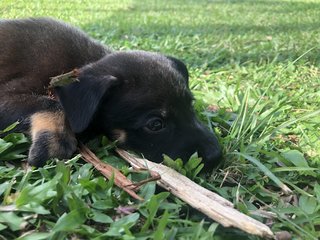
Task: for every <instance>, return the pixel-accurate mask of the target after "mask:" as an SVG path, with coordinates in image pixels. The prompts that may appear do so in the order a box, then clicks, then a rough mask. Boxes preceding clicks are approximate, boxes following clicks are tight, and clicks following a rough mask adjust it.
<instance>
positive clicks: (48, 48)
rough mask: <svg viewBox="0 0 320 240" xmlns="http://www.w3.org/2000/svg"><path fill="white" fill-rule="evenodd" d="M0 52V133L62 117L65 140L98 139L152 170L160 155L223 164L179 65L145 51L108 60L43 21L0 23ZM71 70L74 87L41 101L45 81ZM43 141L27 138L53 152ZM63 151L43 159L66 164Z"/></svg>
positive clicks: (107, 54) (79, 36)
mask: <svg viewBox="0 0 320 240" xmlns="http://www.w3.org/2000/svg"><path fill="white" fill-rule="evenodd" d="M0 46H1V49H0V93H1V94H0V113H1V115H0V128H4V127H6V126H7V125H9V124H10V123H11V122H13V121H16V120H20V121H22V124H21V126H20V128H21V129H20V130H21V131H25V132H28V131H29V129H30V128H32V127H33V126H30V124H31V125H32V122H31V123H30V118H31V117H32V116H33V114H35V113H37V112H41V111H47V112H57V111H60V110H63V111H64V114H65V117H66V121H67V123H68V124H69V125H70V128H71V131H70V129H69V128H68V127H65V128H64V129H65V131H66V132H69V133H70V136H71V135H72V134H73V133H76V134H80V135H88V134H89V132H90V134H91V135H93V136H95V135H98V134H101V133H103V134H106V135H107V136H108V137H109V138H110V139H112V140H119V143H118V144H119V146H120V147H123V148H126V149H131V150H135V151H137V152H141V153H142V154H143V155H144V156H145V157H147V158H149V159H150V160H153V161H157V162H160V161H162V155H163V154H167V155H169V156H170V157H172V158H177V157H181V158H183V159H184V160H185V159H188V158H189V157H190V156H191V155H192V154H193V153H194V152H196V151H197V152H198V153H199V155H200V156H201V157H202V158H203V160H204V162H205V164H207V167H211V166H213V165H216V164H217V163H218V162H219V160H220V159H221V149H220V147H219V144H218V142H217V139H216V137H215V136H214V135H213V133H211V132H209V130H208V129H207V128H206V127H204V126H203V125H202V124H201V123H200V122H199V120H197V118H196V116H195V113H194V110H193V107H192V101H193V98H192V94H191V92H190V90H189V87H188V78H189V75H188V70H187V68H186V66H185V65H184V63H183V62H182V61H180V60H178V59H176V58H173V57H167V56H163V55H161V54H158V53H150V52H145V51H123V52H122V51H120V52H117V51H115V52H112V51H111V50H109V49H107V48H106V47H104V46H102V45H101V44H99V43H97V42H95V41H94V40H92V39H91V38H89V37H88V36H86V35H85V34H84V33H83V32H81V31H79V30H77V29H75V28H73V27H71V26H69V25H66V24H65V23H62V22H59V21H56V20H52V19H48V18H39V19H27V20H26V19H24V20H7V21H0ZM74 68H78V69H79V80H80V81H79V82H75V83H72V84H70V85H68V86H65V87H58V88H56V89H55V90H56V95H57V96H58V99H59V102H58V101H55V100H52V99H50V98H49V97H47V92H46V88H47V86H48V82H49V79H50V77H53V76H56V75H59V74H62V73H65V72H68V71H70V70H72V69H74ZM6 112H8V113H10V114H4V113H6ZM68 124H67V125H68ZM67 125H66V126H67ZM32 129H37V128H36V127H34V128H32ZM119 132H121V134H122V137H121V138H120V137H119ZM50 134H52V133H50ZM47 135H48V134H47V133H46V132H44V133H43V132H42V133H41V134H40V135H39V136H40V137H39V136H38V137H36V136H37V134H34V133H33V136H34V137H33V145H36V144H38V142H42V145H43V143H44V142H45V143H48V144H59V141H54V143H52V141H50V140H48V137H49V136H47ZM71 139H72V138H71ZM67 141H68V140H67ZM39 144H40V143H39ZM60 144H61V145H63V146H68V144H66V143H65V142H64V143H63V142H61V143H60ZM63 146H62V148H61V149H64V151H63V152H62V153H61V152H59V150H57V148H56V147H54V148H50V149H56V150H54V151H53V152H52V151H51V152H50V151H48V150H46V149H47V148H44V152H43V154H42V155H45V157H46V158H50V157H70V155H71V153H70V152H68V151H65V147H63ZM58 149H59V148H58ZM38 155H39V154H38ZM33 156H34V154H33V152H32V151H30V156H29V163H30V164H32V165H36V166H40V165H42V164H44V162H43V160H41V161H40V160H39V161H38V160H37V158H38V157H37V156H36V157H33ZM41 159H43V158H41Z"/></svg>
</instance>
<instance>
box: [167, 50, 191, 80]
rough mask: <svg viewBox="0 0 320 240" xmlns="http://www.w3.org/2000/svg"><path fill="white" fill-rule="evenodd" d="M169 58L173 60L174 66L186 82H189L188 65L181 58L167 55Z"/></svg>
mask: <svg viewBox="0 0 320 240" xmlns="http://www.w3.org/2000/svg"><path fill="white" fill-rule="evenodd" d="M167 58H168V59H169V60H170V61H171V62H172V66H173V68H175V69H176V70H177V71H178V72H179V73H180V74H181V75H182V76H183V78H184V79H185V80H186V83H187V84H188V83H189V73H188V69H187V67H186V65H185V64H184V63H183V62H182V61H181V60H179V59H177V58H174V57H171V56H167Z"/></svg>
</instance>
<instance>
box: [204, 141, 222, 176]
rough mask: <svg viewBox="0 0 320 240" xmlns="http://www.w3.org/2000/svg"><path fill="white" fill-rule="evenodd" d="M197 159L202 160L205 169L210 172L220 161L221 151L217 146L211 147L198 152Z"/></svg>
mask: <svg viewBox="0 0 320 240" xmlns="http://www.w3.org/2000/svg"><path fill="white" fill-rule="evenodd" d="M198 155H199V157H201V158H202V162H203V163H204V166H205V169H207V170H212V168H214V167H216V166H217V165H218V164H219V163H220V162H221V161H222V151H221V148H220V147H219V145H211V146H208V147H206V148H204V149H201V148H200V150H199V151H198Z"/></svg>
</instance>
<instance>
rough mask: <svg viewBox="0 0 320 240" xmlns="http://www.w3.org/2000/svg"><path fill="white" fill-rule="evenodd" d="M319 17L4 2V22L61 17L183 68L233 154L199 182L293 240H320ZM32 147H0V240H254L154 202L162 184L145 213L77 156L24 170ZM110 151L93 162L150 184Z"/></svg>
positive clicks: (288, 10)
mask: <svg viewBox="0 0 320 240" xmlns="http://www.w3.org/2000/svg"><path fill="white" fill-rule="evenodd" d="M319 13H320V3H319V2H318V1H309V0H300V1H294V0H292V1H272V0H260V1H253V0H252V1H249V0H229V1H227V0H226V1H220V0H216V1H214V0H212V1H209V0H185V1H182V0H179V1H158V0H153V1H151V0H148V1H138V0H132V1H128V0H126V1H125V0H124V1H111V0H110V1H106V0H104V1H103V0H97V1H80V0H79V1H76V0H75V1H60V0H59V1H44V0H42V1H8V0H3V1H1V2H0V14H1V15H0V16H1V17H2V18H19V17H29V16H52V17H56V18H60V19H62V20H65V21H67V22H70V23H72V24H74V25H76V26H79V27H80V28H82V29H84V30H85V31H86V32H88V33H89V34H90V35H91V36H93V37H94V38H96V39H98V40H100V41H101V42H103V43H105V44H107V45H109V46H111V47H113V48H114V49H122V50H125V49H144V50H150V51H160V52H162V53H165V54H170V55H173V56H176V57H178V58H181V59H183V60H184V61H185V62H186V63H187V65H188V67H189V69H190V74H191V80H190V86H191V88H192V90H193V93H194V94H195V97H196V99H197V101H196V103H195V107H196V110H197V112H198V113H199V116H200V117H201V118H202V120H203V121H204V122H206V123H207V124H208V126H209V127H214V126H216V131H217V133H218V135H219V137H220V141H221V143H222V145H223V146H224V152H225V162H224V164H223V165H222V166H221V169H220V170H218V171H215V172H213V173H212V175H210V176H198V177H196V178H195V181H197V182H199V183H201V184H202V185H203V186H205V187H207V188H208V189H211V190H213V191H216V192H218V193H219V194H221V195H222V196H223V197H225V198H227V199H229V200H230V201H232V202H233V203H234V204H235V206H236V207H237V209H239V210H240V211H242V212H244V213H246V214H248V215H250V216H253V217H255V218H257V219H258V220H260V221H263V222H265V223H267V224H268V225H269V226H270V227H271V228H272V230H273V231H274V232H279V231H288V232H290V234H291V235H292V237H293V239H319V238H320V185H319V184H320V183H319V182H320V170H319V169H320V68H319V67H318V66H319V64H320V54H319V50H320V47H319V46H320V45H319V43H320V31H319V27H320V18H319ZM210 109H218V110H216V111H210ZM103 145H104V146H105V143H104V144H103ZM27 147H28V139H26V138H25V137H24V136H23V135H19V134H15V135H9V136H7V137H6V138H4V139H3V140H0V160H1V163H0V195H1V197H0V199H1V202H2V204H1V206H0V238H3V239H14V238H16V237H19V236H20V238H19V239H49V238H51V239H71V238H73V239H110V238H111V239H136V238H137V239H235V236H237V237H236V239H241V238H242V239H257V238H256V237H254V236H248V235H246V234H244V233H242V232H239V231H238V230H235V229H225V228H223V227H221V226H219V225H218V224H216V223H214V222H212V221H210V220H209V219H206V218H203V216H201V215H200V214H198V213H196V212H194V211H192V210H191V209H190V208H188V207H187V206H186V204H185V203H183V202H181V201H180V200H178V199H176V198H175V197H173V196H171V195H169V194H168V193H166V192H162V193H158V194H155V186H154V184H153V183H150V184H148V185H146V186H145V187H144V188H143V189H142V192H141V195H142V196H144V197H145V198H146V199H147V201H146V202H144V203H136V202H133V200H132V199H130V198H129V197H128V196H127V195H126V194H125V193H123V192H122V191H120V190H119V189H118V188H116V187H114V186H113V184H112V182H106V181H105V180H104V179H103V178H102V177H101V176H100V174H99V173H98V172H97V171H95V170H94V169H93V168H92V166H91V165H89V164H84V162H83V161H82V160H81V159H80V158H79V157H77V156H76V157H75V158H74V159H71V160H69V161H67V162H66V163H65V164H63V163H61V162H59V163H56V162H52V163H51V164H49V165H48V166H46V167H45V168H43V169H37V170H33V171H25V170H24V168H23V166H21V164H20V161H21V160H20V159H21V158H23V154H25V153H26V149H27ZM108 149H109V148H108V146H107V147H100V148H96V153H97V154H98V155H99V156H100V157H101V158H102V159H103V160H105V161H107V162H111V163H113V164H115V165H116V166H117V167H119V168H120V169H122V170H123V171H124V172H125V173H126V174H128V175H129V176H130V177H131V178H134V179H139V178H141V177H144V176H141V174H135V173H131V172H130V171H129V170H128V168H127V166H126V165H125V164H124V163H123V162H122V161H121V160H119V159H118V158H116V157H115V156H112V155H110V154H109V151H108ZM15 159H16V160H15ZM180 168H181V166H180ZM284 184H285V185H286V186H287V187H289V188H290V189H291V190H292V193H289V194H287V195H286V194H284V189H283V185H284Z"/></svg>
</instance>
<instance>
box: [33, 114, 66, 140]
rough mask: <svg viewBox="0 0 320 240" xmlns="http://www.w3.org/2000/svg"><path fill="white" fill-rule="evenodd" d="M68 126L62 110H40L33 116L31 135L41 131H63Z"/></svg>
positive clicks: (34, 135)
mask: <svg viewBox="0 0 320 240" xmlns="http://www.w3.org/2000/svg"><path fill="white" fill-rule="evenodd" d="M65 128H66V124H65V118H64V114H63V113H62V112H40V113H35V114H33V115H32V116H31V137H32V138H35V137H36V134H37V133H38V132H39V131H48V132H63V131H64V130H65Z"/></svg>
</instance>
